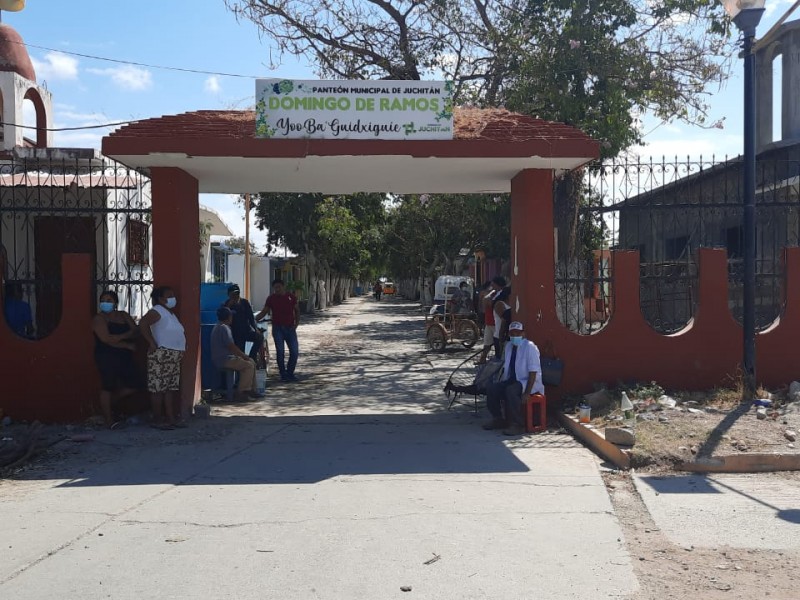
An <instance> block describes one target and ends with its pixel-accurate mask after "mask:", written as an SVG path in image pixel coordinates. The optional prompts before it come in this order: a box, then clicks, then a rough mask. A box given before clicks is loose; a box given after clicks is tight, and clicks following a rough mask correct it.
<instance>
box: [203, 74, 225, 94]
mask: <svg viewBox="0 0 800 600" xmlns="http://www.w3.org/2000/svg"><path fill="white" fill-rule="evenodd" d="M203 87H204V88H205V90H206V91H207V92H210V93H212V94H218V93H219V92H220V91H221V90H222V86H221V85H220V84H219V77H217V76H216V75H212V76H211V77H209V78H208V79H206V82H205V84H204V85H203Z"/></svg>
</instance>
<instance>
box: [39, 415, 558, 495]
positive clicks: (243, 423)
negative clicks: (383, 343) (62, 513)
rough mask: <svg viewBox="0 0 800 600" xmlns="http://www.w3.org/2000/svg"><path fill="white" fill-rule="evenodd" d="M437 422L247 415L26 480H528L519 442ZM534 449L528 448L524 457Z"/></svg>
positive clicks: (146, 439)
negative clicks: (507, 477) (521, 477)
mask: <svg viewBox="0 0 800 600" xmlns="http://www.w3.org/2000/svg"><path fill="white" fill-rule="evenodd" d="M438 417H439V416H438V415H428V416H426V415H320V416H300V417H298V416H294V417H273V418H268V417H258V416H252V415H248V416H232V417H228V418H212V419H210V420H208V421H206V422H205V423H206V424H205V425H199V424H197V423H198V422H193V426H192V427H190V428H189V429H186V430H176V431H167V432H163V431H157V430H151V429H149V428H141V427H140V428H135V429H132V430H131V429H129V430H126V431H124V432H104V433H105V435H103V436H100V435H98V438H97V441H96V442H95V443H96V446H95V448H94V449H93V453H92V455H91V456H87V457H86V458H85V460H83V461H72V463H71V464H70V465H61V466H59V468H57V469H54V470H53V472H52V473H48V472H47V471H46V470H45V471H38V472H30V473H28V474H26V476H25V479H37V480H45V479H62V480H66V481H64V482H63V483H60V484H58V485H57V486H56V487H61V488H72V487H100V486H127V485H163V484H172V485H213V486H223V485H253V484H281V483H284V484H292V483H294V484H297V483H305V484H309V483H319V482H322V481H325V480H328V479H331V478H335V477H341V476H365V475H383V476H394V475H409V474H415V475H421V476H422V475H426V476H427V475H441V474H470V475H477V474H513V473H527V472H529V471H530V469H529V467H528V466H527V465H526V464H525V463H524V462H522V461H521V460H520V459H519V458H518V457H517V456H515V454H514V453H513V452H512V449H513V448H520V447H525V445H526V440H525V438H518V439H511V440H509V439H508V438H504V437H503V436H502V435H500V434H499V433H497V432H487V431H483V430H482V429H481V428H480V427H479V426H478V423H479V422H480V421H479V420H475V419H468V420H467V421H465V420H464V419H460V420H455V419H442V418H438ZM214 421H218V423H214ZM215 429H216V431H214V430H215ZM534 437H539V436H534ZM545 437H546V438H547V439H546V440H545ZM540 439H541V442H540V443H538V444H536V445H537V446H538V447H546V448H548V449H554V450H560V449H562V448H573V447H574V441H573V440H572V438H571V437H569V436H556V435H551V436H542V437H541V438H540ZM203 440H205V441H203ZM534 441H535V440H534ZM530 443H531V442H530V440H528V441H527V445H528V447H531V445H530ZM114 446H117V447H116V448H114ZM104 453H106V455H105V456H104Z"/></svg>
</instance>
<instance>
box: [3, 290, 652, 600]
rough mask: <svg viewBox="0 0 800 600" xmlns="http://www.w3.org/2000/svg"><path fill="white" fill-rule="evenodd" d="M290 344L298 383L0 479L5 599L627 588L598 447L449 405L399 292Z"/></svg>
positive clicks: (102, 438) (351, 304)
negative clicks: (181, 426)
mask: <svg viewBox="0 0 800 600" xmlns="http://www.w3.org/2000/svg"><path fill="white" fill-rule="evenodd" d="M299 339H300V347H301V357H300V361H299V363H298V374H299V375H301V377H303V378H304V380H303V381H302V382H301V383H299V384H295V385H292V384H276V383H275V382H274V381H270V385H269V386H268V390H267V399H266V400H265V401H263V402H259V403H254V404H250V405H246V406H228V407H215V408H214V413H213V415H212V418H211V419H209V420H208V421H193V423H192V427H191V428H189V429H187V430H182V431H181V430H179V431H170V432H160V431H155V430H150V429H144V428H133V429H128V430H124V431H121V432H102V434H99V435H98V437H97V440H96V441H95V442H94V443H90V444H86V445H83V446H74V447H70V448H68V449H67V450H68V452H69V453H66V452H65V454H64V455H63V456H62V457H61V458H60V459H59V460H52V461H49V462H45V463H44V464H42V465H40V466H39V468H35V469H30V470H28V471H27V472H26V473H25V474H24V478H23V480H20V481H6V482H0V539H2V540H3V544H2V545H0V597H3V598H14V599H15V600H28V599H37V600H38V599H41V598H48V597H52V598H77V597H80V598H82V599H85V600H88V599H93V598H108V597H111V598H114V599H127V598H131V599H133V598H136V599H141V598H155V597H159V598H200V597H202V598H207V599H217V598H219V599H223V598H226V599H227V598H241V599H251V598H252V599H263V598H276V599H282V600H283V599H286V600H289V599H298V600H299V599H306V598H324V599H342V600H344V599H347V600H352V599H361V598H364V599H385V598H400V597H402V598H417V599H419V598H425V599H431V600H442V599H465V598H476V599H477V598H503V599H529V598H537V599H549V598H553V599H556V598H558V599H568V598H576V599H577V598H581V599H584V598H592V599H594V598H635V597H636V591H637V589H638V588H637V583H636V580H635V578H634V574H633V568H632V565H631V559H630V557H629V555H628V552H627V550H626V548H625V543H624V540H623V539H622V531H621V529H620V525H619V523H618V521H617V518H616V517H615V515H614V513H613V510H612V506H611V502H610V500H609V497H608V494H607V492H606V489H605V486H604V483H603V480H602V478H601V477H600V474H599V469H598V459H597V458H596V457H595V456H594V455H593V454H592V453H590V452H589V451H587V450H586V449H584V448H583V447H581V446H580V445H578V444H577V443H575V442H574V440H573V439H572V438H571V437H569V436H566V435H559V434H542V435H537V436H526V437H522V438H518V439H508V438H504V437H503V436H502V435H500V434H497V433H494V432H485V431H483V430H481V429H480V427H479V426H478V425H479V423H480V419H479V418H478V419H476V418H475V417H474V416H473V415H472V412H471V411H469V410H468V409H466V408H463V407H462V408H460V409H456V410H453V411H450V412H448V411H446V410H445V406H446V403H445V398H444V396H443V394H442V392H441V388H442V386H443V385H444V381H445V379H446V377H447V374H448V373H449V370H450V369H451V368H452V367H453V366H454V365H455V364H457V363H458V362H459V361H460V360H463V358H464V357H465V354H464V353H459V354H452V355H450V354H446V355H443V356H441V355H437V356H433V355H430V354H428V353H427V352H426V350H425V344H424V326H423V318H422V314H421V313H420V312H419V310H418V309H417V308H415V306H414V305H412V304H410V303H403V302H402V301H400V300H399V299H390V300H383V301H381V302H380V303H377V302H375V301H374V300H372V299H370V298H368V297H363V298H357V299H351V300H350V301H348V302H347V303H346V304H344V305H341V306H338V307H334V308H331V309H330V310H329V311H327V312H326V314H325V315H324V317H322V318H316V319H314V320H312V321H311V322H309V323H307V324H303V325H301V328H300V331H299ZM73 451H74V452H75V453H74V454H72V453H71V452H73ZM403 588H411V591H410V592H407V591H403Z"/></svg>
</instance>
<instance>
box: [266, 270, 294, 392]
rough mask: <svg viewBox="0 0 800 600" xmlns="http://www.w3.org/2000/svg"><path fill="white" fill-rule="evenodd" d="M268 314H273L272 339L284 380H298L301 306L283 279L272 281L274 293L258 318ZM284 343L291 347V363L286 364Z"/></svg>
mask: <svg viewBox="0 0 800 600" xmlns="http://www.w3.org/2000/svg"><path fill="white" fill-rule="evenodd" d="M267 314H271V315H272V339H273V340H274V341H275V358H276V359H277V361H278V370H279V371H280V374H281V380H283V381H297V377H295V375H294V368H295V366H296V365H297V355H298V353H299V346H298V343H297V325H298V324H299V323H300V308H299V307H298V306H297V298H296V297H295V295H294V294H292V293H287V292H286V288H285V287H284V285H283V280H281V279H276V280H275V281H273V282H272V294H270V295H269V297H268V298H267V301H266V302H265V303H264V308H263V309H262V310H261V312H260V313H258V315H256V320H257V321H260V320H261V319H263V318H264V317H265V316H266V315H267ZM284 343H285V344H286V345H287V346H288V347H289V363H288V364H284V348H283V345H284Z"/></svg>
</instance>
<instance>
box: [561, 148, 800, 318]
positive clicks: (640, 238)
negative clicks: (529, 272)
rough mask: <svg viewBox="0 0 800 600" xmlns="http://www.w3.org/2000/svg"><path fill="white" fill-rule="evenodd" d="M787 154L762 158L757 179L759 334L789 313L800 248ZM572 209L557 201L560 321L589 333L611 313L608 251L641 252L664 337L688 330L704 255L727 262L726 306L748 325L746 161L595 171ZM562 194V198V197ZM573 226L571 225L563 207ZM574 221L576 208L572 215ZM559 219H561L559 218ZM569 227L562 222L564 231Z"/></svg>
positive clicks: (600, 166) (799, 199)
mask: <svg viewBox="0 0 800 600" xmlns="http://www.w3.org/2000/svg"><path fill="white" fill-rule="evenodd" d="M796 154H797V152H796V149H795V148H793V147H787V148H782V149H776V150H774V151H771V152H768V153H762V155H761V156H760V157H759V160H758V163H757V177H756V202H757V209H756V220H757V226H756V227H757V233H756V244H757V250H756V257H757V265H756V277H757V292H756V325H757V327H758V328H759V329H764V328H765V327H767V326H769V325H770V324H771V323H772V322H773V321H774V320H775V319H776V318H777V317H778V315H779V314H780V311H781V308H782V301H783V299H782V278H783V265H782V253H783V248H784V247H786V246H796V245H798V241H799V240H800V218H799V215H800V157H798V156H796ZM574 187H575V188H576V189H577V190H578V193H576V195H575V197H574V198H575V200H576V201H573V202H572V203H571V204H570V202H569V198H566V199H565V198H564V197H563V196H564V194H563V189H564V186H563V184H562V185H559V184H557V185H556V187H555V193H554V202H555V203H556V205H555V209H556V210H555V213H556V215H557V216H556V226H557V228H558V230H559V233H558V235H559V236H560V237H564V238H566V239H567V244H564V243H562V244H560V245H559V246H558V247H559V251H558V255H557V258H556V289H557V299H556V301H557V304H558V312H559V317H560V319H561V320H562V322H563V323H564V324H565V325H566V326H567V327H568V328H570V329H571V330H573V331H576V332H579V333H583V334H590V333H592V332H594V331H597V330H598V329H600V328H602V326H603V325H604V324H605V323H606V322H607V320H608V319H609V318H610V316H611V314H612V313H613V304H614V302H613V284H614V265H613V259H612V258H611V255H610V252H609V251H610V250H613V249H627V250H638V251H639V256H640V265H641V270H640V278H641V279H640V301H641V309H642V313H643V315H644V317H645V319H646V320H647V321H648V322H649V323H650V324H651V325H652V327H653V328H654V329H656V330H657V331H659V332H662V333H674V332H676V331H678V330H680V329H682V328H683V327H685V326H686V325H687V323H688V322H689V321H690V320H691V318H692V316H693V315H694V312H695V309H696V303H697V299H698V298H697V285H698V267H697V256H698V252H697V251H698V249H699V248H725V249H727V253H728V285H729V292H728V294H729V297H728V304H729V307H730V310H731V314H732V315H733V317H734V318H735V319H737V320H738V321H740V322H741V316H742V280H743V265H742V255H743V231H742V183H741V161H740V158H738V157H737V158H735V159H730V160H727V159H726V160H723V161H715V160H713V159H712V160H702V159H700V160H685V161H680V160H677V159H676V160H672V161H668V160H666V159H664V160H661V161H660V162H656V161H648V162H638V161H629V160H621V161H614V162H603V163H597V164H593V165H591V166H589V167H588V168H586V170H585V171H584V173H583V179H582V181H579V182H576V185H575V186H574ZM559 194H561V197H560V196H559ZM565 204H566V205H567V206H570V205H571V207H572V210H574V215H573V216H574V218H573V220H571V221H570V219H569V218H566V219H565V218H564V217H563V215H564V212H565V211H564V208H563V207H564V205H565ZM566 212H567V217H569V209H568V210H567V211H566ZM559 215H560V216H559ZM559 219H561V222H559Z"/></svg>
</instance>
